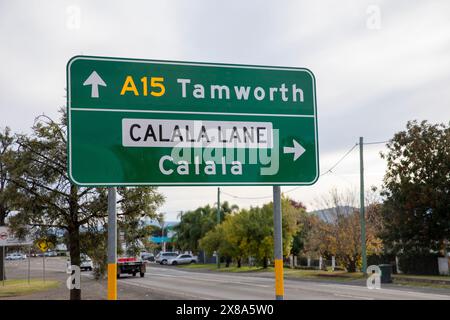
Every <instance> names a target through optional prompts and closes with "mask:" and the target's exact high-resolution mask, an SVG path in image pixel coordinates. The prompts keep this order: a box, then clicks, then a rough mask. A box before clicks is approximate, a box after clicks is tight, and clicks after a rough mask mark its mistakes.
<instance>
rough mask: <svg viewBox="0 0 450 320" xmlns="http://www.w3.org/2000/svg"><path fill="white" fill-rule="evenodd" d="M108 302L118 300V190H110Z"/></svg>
mask: <svg viewBox="0 0 450 320" xmlns="http://www.w3.org/2000/svg"><path fill="white" fill-rule="evenodd" d="M108 300H117V211H116V188H115V187H114V188H108Z"/></svg>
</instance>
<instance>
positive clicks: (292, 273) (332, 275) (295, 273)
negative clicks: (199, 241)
mask: <svg viewBox="0 0 450 320" xmlns="http://www.w3.org/2000/svg"><path fill="white" fill-rule="evenodd" d="M178 267H179V268H185V269H201V270H205V271H206V270H207V271H214V272H230V273H240V272H273V271H274V270H273V267H269V268H266V269H264V268H262V267H249V266H242V267H240V268H238V267H237V266H235V265H232V266H230V267H228V268H225V266H224V265H221V268H220V269H217V266H216V265H215V264H189V265H180V266H178ZM284 275H285V276H287V277H292V278H305V279H330V280H337V281H351V280H358V279H364V278H365V276H364V275H363V274H362V273H360V272H354V273H349V272H345V271H334V272H331V271H319V270H302V269H289V268H284Z"/></svg>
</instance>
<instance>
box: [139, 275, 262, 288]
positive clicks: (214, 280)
mask: <svg viewBox="0 0 450 320" xmlns="http://www.w3.org/2000/svg"><path fill="white" fill-rule="evenodd" d="M147 273H148V274H149V275H155V276H161V277H170V278H183V279H187V280H199V281H201V280H207V281H212V282H219V283H224V282H225V283H234V284H243V285H248V286H253V287H260V288H269V287H270V286H268V285H263V284H254V283H250V282H243V281H232V280H229V279H222V280H218V279H205V278H198V277H187V276H181V275H180V276H175V275H167V274H161V273H149V272H147Z"/></svg>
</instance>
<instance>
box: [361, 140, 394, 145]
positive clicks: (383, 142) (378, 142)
mask: <svg viewBox="0 0 450 320" xmlns="http://www.w3.org/2000/svg"><path fill="white" fill-rule="evenodd" d="M389 141H390V140H386V141H376V142H364V143H363V144H385V143H388V142H389Z"/></svg>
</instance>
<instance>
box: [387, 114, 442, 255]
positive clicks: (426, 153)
mask: <svg viewBox="0 0 450 320" xmlns="http://www.w3.org/2000/svg"><path fill="white" fill-rule="evenodd" d="M387 149H388V151H387V152H385V153H382V154H381V156H382V158H383V159H386V161H387V171H386V174H385V176H384V181H383V193H382V195H383V196H384V197H385V202H384V205H383V209H382V215H383V217H384V231H383V239H384V241H385V242H386V243H387V244H389V246H391V247H392V248H393V250H394V251H395V252H400V251H403V252H417V253H428V254H429V253H430V250H432V251H434V252H438V251H440V250H442V251H445V250H446V249H447V250H448V247H447V246H448V238H449V235H450V125H444V124H429V123H428V122H426V121H422V122H420V123H419V122H417V121H409V122H408V123H407V125H406V130H404V131H400V132H398V133H396V134H395V135H394V137H393V139H392V140H391V141H390V142H389V143H388V144H387Z"/></svg>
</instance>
